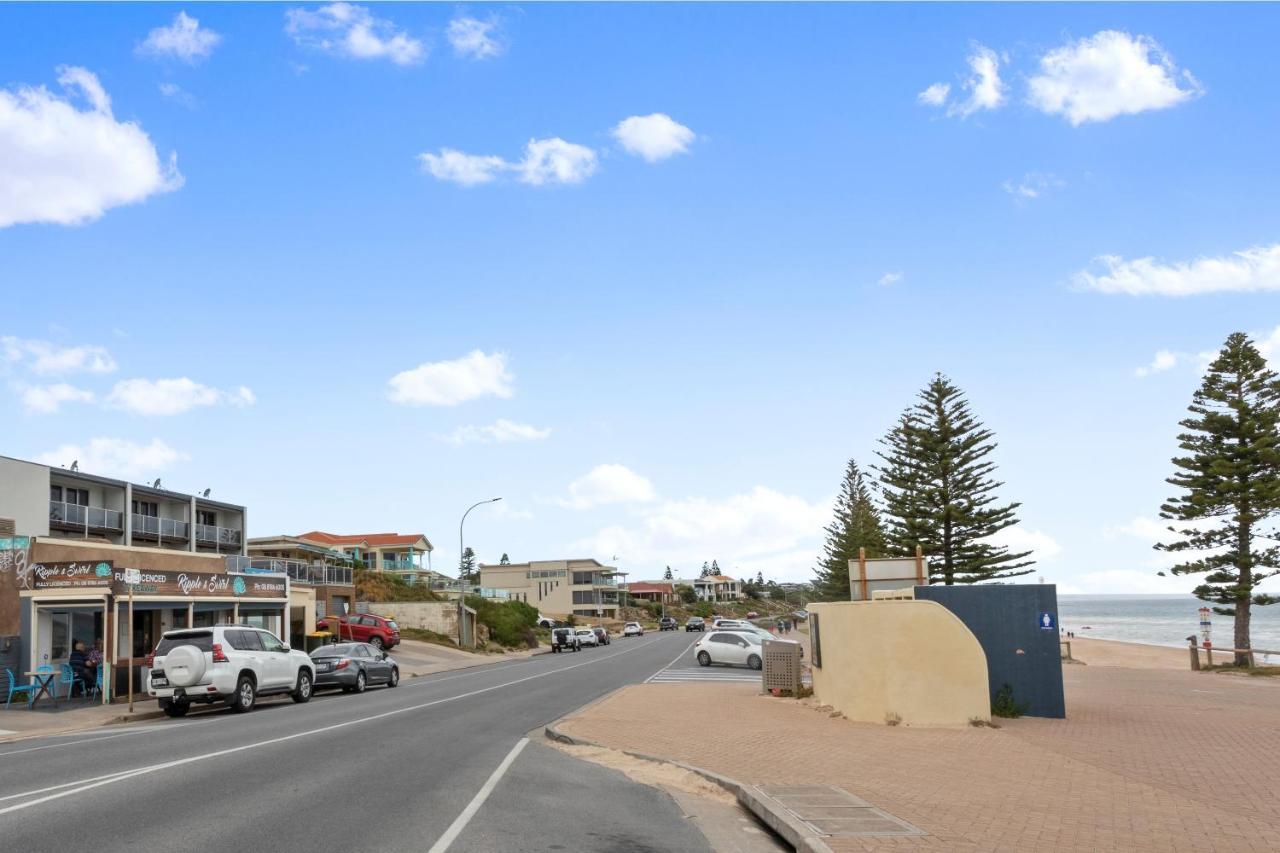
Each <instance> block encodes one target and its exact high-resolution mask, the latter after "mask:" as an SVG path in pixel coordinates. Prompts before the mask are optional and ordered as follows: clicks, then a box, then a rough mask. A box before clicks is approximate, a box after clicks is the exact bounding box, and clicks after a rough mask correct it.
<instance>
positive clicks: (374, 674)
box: [311, 643, 400, 693]
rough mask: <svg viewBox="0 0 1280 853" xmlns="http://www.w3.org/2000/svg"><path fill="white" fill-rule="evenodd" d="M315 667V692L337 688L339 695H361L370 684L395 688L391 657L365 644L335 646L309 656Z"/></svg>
mask: <svg viewBox="0 0 1280 853" xmlns="http://www.w3.org/2000/svg"><path fill="white" fill-rule="evenodd" d="M311 660H312V661H314V662H315V665H316V681H315V689H317V690H320V689H323V688H325V687H341V688H342V692H343V693H363V692H364V690H365V688H366V687H368V686H369V685H371V684H385V685H387V686H388V687H395V686H396V685H397V684H399V683H400V667H399V665H397V664H396V662H395V660H394V659H393V658H392V657H391V655H389V654H387V653H386V652H384V651H382V650H381V649H375V648H374V647H373V646H371V645H369V644H368V643H335V644H333V645H329V646H321V647H320V648H318V649H316V650H315V651H313V652H312V653H311Z"/></svg>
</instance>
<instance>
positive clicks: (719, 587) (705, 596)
mask: <svg viewBox="0 0 1280 853" xmlns="http://www.w3.org/2000/svg"><path fill="white" fill-rule="evenodd" d="M693 591H694V593H695V594H696V595H697V596H698V600H699V601H712V602H718V601H738V600H739V599H741V598H742V597H743V593H742V584H741V583H740V582H739V581H737V580H735V579H734V578H731V577H728V576H726V575H707V576H706V577H705V578H697V579H696V580H694V582H693Z"/></svg>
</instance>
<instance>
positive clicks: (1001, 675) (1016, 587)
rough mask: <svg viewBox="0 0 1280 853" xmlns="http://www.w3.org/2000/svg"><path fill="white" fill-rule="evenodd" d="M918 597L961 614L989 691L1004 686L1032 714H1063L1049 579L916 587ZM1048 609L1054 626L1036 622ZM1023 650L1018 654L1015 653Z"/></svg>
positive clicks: (1054, 597)
mask: <svg viewBox="0 0 1280 853" xmlns="http://www.w3.org/2000/svg"><path fill="white" fill-rule="evenodd" d="M915 590H916V598H918V599H922V600H925V601H936V602H938V603H939V604H941V605H942V606H943V607H945V608H947V609H948V610H950V611H951V612H952V613H954V614H955V615H956V616H958V617H959V618H960V621H961V622H963V623H964V624H965V625H966V626H968V628H969V630H970V631H972V632H973V635H974V636H975V637H977V638H978V642H979V643H981V644H982V650H983V651H984V652H986V655H987V678H988V680H989V682H990V687H991V695H992V696H995V694H996V691H997V690H999V689H1000V687H1001V686H1002V685H1005V684H1008V685H1009V686H1010V687H1012V688H1013V698H1014V701H1016V702H1018V703H1020V704H1022V705H1026V706H1027V711H1026V713H1027V715H1028V716H1031V717H1065V716H1066V715H1067V711H1066V704H1065V702H1064V700H1063V696H1062V657H1061V653H1060V651H1059V649H1058V628H1057V624H1058V588H1057V587H1056V586H1054V585H1053V584H1044V583H1038V584H991V585H986V584H976V585H972V586H969V585H966V586H918V587H916V588H915ZM1041 613H1052V614H1053V624H1054V628H1053V629H1052V630H1048V631H1046V630H1044V629H1043V628H1041V627H1040V614H1041ZM1019 650H1021V651H1022V654H1018V651H1019Z"/></svg>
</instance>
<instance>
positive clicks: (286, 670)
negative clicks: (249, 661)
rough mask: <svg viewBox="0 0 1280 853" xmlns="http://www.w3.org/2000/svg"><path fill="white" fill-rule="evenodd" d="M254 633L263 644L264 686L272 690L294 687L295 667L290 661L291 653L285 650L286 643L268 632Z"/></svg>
mask: <svg viewBox="0 0 1280 853" xmlns="http://www.w3.org/2000/svg"><path fill="white" fill-rule="evenodd" d="M252 633H254V634H256V635H257V637H258V642H260V643H261V644H262V663H263V669H264V670H265V672H264V674H263V675H262V676H260V677H261V678H263V679H265V683H264V685H263V686H265V687H271V688H277V687H285V686H290V687H291V686H293V667H292V665H291V664H290V661H289V653H288V652H287V651H285V649H284V643H282V642H280V639H279V638H278V637H276V635H275V634H272V633H270V632H268V631H253V632H252Z"/></svg>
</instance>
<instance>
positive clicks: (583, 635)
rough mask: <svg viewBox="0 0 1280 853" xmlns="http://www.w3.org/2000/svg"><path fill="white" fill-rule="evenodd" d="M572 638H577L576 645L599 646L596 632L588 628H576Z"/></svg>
mask: <svg viewBox="0 0 1280 853" xmlns="http://www.w3.org/2000/svg"><path fill="white" fill-rule="evenodd" d="M573 636H575V637H577V638H578V645H580V646H598V645H600V638H599V637H597V636H596V632H595V631H592V630H591V629H590V628H578V629H577V630H576V631H574V632H573Z"/></svg>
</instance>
